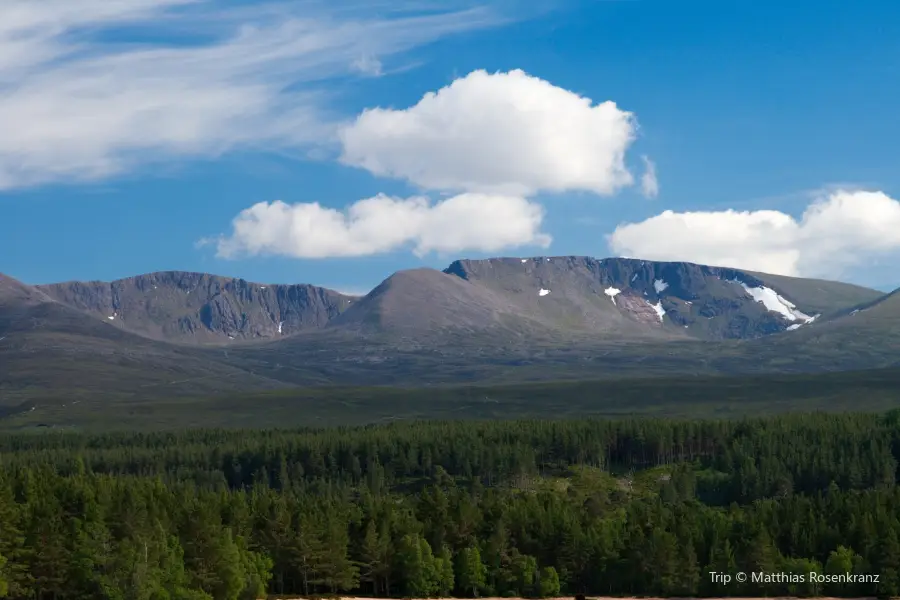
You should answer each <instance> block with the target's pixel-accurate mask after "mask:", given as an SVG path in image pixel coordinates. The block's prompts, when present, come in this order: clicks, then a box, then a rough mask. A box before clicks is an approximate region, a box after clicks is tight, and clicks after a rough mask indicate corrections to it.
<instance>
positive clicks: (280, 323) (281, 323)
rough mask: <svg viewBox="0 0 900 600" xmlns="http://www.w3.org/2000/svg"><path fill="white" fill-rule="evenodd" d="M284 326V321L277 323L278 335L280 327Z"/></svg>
mask: <svg viewBox="0 0 900 600" xmlns="http://www.w3.org/2000/svg"><path fill="white" fill-rule="evenodd" d="M282 325H284V321H278V333H281V326H282Z"/></svg>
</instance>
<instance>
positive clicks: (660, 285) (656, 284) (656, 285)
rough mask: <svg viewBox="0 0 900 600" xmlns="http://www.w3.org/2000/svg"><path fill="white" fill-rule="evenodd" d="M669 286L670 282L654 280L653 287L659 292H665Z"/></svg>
mask: <svg viewBox="0 0 900 600" xmlns="http://www.w3.org/2000/svg"><path fill="white" fill-rule="evenodd" d="M667 287H669V284H668V283H666V282H665V281H663V280H662V279H655V280H653V289H654V290H656V293H657V294H661V293H663V291H665V289H666V288H667Z"/></svg>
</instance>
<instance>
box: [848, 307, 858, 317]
mask: <svg viewBox="0 0 900 600" xmlns="http://www.w3.org/2000/svg"><path fill="white" fill-rule="evenodd" d="M858 312H859V309H858V308H857V309H854V310H852V311H850V316H851V317H852V316H853V315H855V314H856V313H858Z"/></svg>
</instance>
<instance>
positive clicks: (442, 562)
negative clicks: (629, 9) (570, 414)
mask: <svg viewBox="0 0 900 600" xmlns="http://www.w3.org/2000/svg"><path fill="white" fill-rule="evenodd" d="M898 461H900V412H896V411H895V412H892V413H888V414H882V415H878V414H842V415H834V414H807V415H787V416H779V417H777V418H760V419H745V420H740V421H712V420H709V421H688V420H685V421H675V420H652V419H633V420H619V421H608V420H579V421H495V422H420V423H406V424H396V425H389V426H368V427H360V428H335V429H323V430H196V431H184V432H178V433H153V434H138V433H135V434H128V433H117V434H105V435H87V434H75V433H47V434H41V435H36V434H27V435H25V434H21V435H4V436H0V596H4V595H5V596H6V597H9V598H22V599H24V598H29V599H31V598H37V599H45V598H53V599H59V600H62V599H69V598H73V599H74V598H79V599H80V598H122V599H162V598H171V599H175V598H179V599H200V598H205V599H209V598H214V599H217V600H218V599H233V600H238V599H242V598H261V597H265V594H266V593H270V594H294V595H295V596H300V595H303V596H308V595H313V594H343V595H352V594H361V595H366V596H385V597H400V596H406V597H439V596H455V597H477V596H506V597H534V598H538V597H552V596H559V595H560V594H578V593H584V594H588V595H591V594H593V595H623V596H624V595H628V596H631V595H656V596H697V595H702V596H717V597H718V596H727V595H743V596H746V595H770V596H771V595H819V594H829V595H841V596H864V595H879V596H890V595H897V594H900V487H898V485H897V477H898ZM713 571H714V572H719V573H723V572H725V573H728V572H731V573H734V572H738V571H744V572H748V573H751V572H767V573H769V572H770V573H774V572H796V573H804V574H806V573H809V572H816V573H821V574H855V575H871V574H877V576H878V577H877V579H878V582H877V583H875V582H872V581H869V582H864V583H858V582H852V581H851V582H849V583H847V582H837V583H831V582H825V583H822V582H817V581H803V582H791V581H780V582H773V583H763V582H754V581H752V580H748V581H747V582H744V583H737V582H732V583H731V584H730V585H727V586H725V585H723V584H722V582H721V581H719V582H717V581H714V578H713V577H711V576H710V572H713Z"/></svg>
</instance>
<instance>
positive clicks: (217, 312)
mask: <svg viewBox="0 0 900 600" xmlns="http://www.w3.org/2000/svg"><path fill="white" fill-rule="evenodd" d="M38 287H39V289H40V291H42V292H43V293H46V294H47V295H48V296H50V297H51V298H53V299H54V300H56V301H57V302H60V303H62V304H65V305H67V306H70V307H73V308H77V309H79V310H81V311H84V312H87V313H89V314H92V315H94V316H96V317H99V318H102V319H105V320H106V321H108V322H109V323H111V324H113V325H115V326H117V327H120V328H122V329H125V330H127V331H130V332H132V333H137V334H139V335H143V336H145V337H150V338H153V339H159V340H166V341H175V342H188V343H209V342H228V341H230V340H266V339H277V338H280V337H283V336H288V335H293V334H296V333H299V332H302V331H307V330H310V329H318V328H321V327H323V326H324V325H325V324H326V323H328V322H329V321H330V320H331V319H333V318H334V317H336V316H337V315H339V314H340V313H341V312H343V311H344V310H345V309H346V308H347V307H348V306H349V305H350V303H351V302H352V301H353V298H352V297H350V296H345V295H343V294H340V293H338V292H335V291H332V290H328V289H325V288H320V287H316V286H312V285H305V284H299V285H268V284H258V283H251V282H248V281H245V280H243V279H231V278H225V277H217V276H215V275H208V274H205V273H186V272H180V271H167V272H160V273H150V274H147V275H140V276H137V277H129V278H127V279H120V280H117V281H113V282H99V281H92V282H77V281H75V282H67V283H58V284H51V285H44V286H38Z"/></svg>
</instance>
